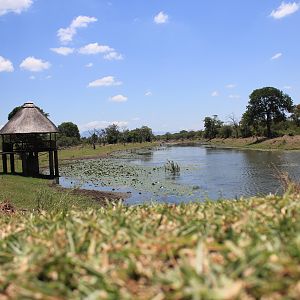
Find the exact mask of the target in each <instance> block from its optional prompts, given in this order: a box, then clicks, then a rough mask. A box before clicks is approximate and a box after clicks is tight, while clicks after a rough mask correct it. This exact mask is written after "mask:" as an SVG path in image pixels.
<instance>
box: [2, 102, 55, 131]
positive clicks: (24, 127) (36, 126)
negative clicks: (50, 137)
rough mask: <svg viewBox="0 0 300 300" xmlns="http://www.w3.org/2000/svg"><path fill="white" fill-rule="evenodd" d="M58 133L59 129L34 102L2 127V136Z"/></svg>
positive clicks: (24, 107) (23, 107)
mask: <svg viewBox="0 0 300 300" xmlns="http://www.w3.org/2000/svg"><path fill="white" fill-rule="evenodd" d="M56 132H58V129H57V127H56V126H55V125H54V124H53V123H52V122H51V121H50V120H49V119H48V118H47V117H46V116H44V114H43V113H42V112H41V111H40V110H39V109H38V108H37V107H36V106H35V105H34V104H33V103H32V102H27V103H25V104H24V105H23V106H22V108H21V109H20V110H19V111H18V112H17V113H16V114H15V115H14V116H13V117H12V118H11V119H10V120H9V121H8V122H7V123H6V125H4V127H2V129H1V130H0V135H4V134H28V133H56Z"/></svg>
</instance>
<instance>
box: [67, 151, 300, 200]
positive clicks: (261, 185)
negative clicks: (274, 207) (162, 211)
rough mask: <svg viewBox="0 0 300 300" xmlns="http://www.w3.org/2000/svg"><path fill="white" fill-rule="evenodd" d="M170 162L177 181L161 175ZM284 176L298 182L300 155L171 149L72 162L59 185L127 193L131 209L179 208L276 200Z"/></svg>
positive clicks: (298, 153) (170, 176)
mask: <svg viewBox="0 0 300 300" xmlns="http://www.w3.org/2000/svg"><path fill="white" fill-rule="evenodd" d="M168 160H172V161H174V162H176V163H178V165H179V166H180V174H179V175H176V176H174V175H172V174H169V173H168V172H165V170H164V165H165V163H166V162H167V161H168ZM282 172H288V173H289V175H290V177H291V178H292V179H294V180H298V179H299V178H300V152H279V151H254V150H236V149H220V148H207V147H205V146H173V147H165V148H160V149H154V150H151V151H150V150H149V151H144V152H140V153H132V152H126V153H119V154H117V155H115V157H113V158H111V159H97V160H85V161H77V162H74V164H72V165H69V166H66V167H63V168H62V175H63V178H62V181H61V184H62V185H63V186H67V187H70V186H79V187H81V188H87V189H99V190H109V191H112V190H116V191H121V192H127V193H130V194H131V195H132V196H131V197H130V198H129V199H128V200H126V202H127V203H129V204H134V203H141V202H147V201H160V202H170V203H179V202H187V201H201V200H204V199H207V198H209V199H213V200H218V199H221V198H226V199H233V198H240V197H242V196H243V197H249V196H255V195H266V194H269V193H279V194H280V193H281V192H282V186H281V182H280V179H279V178H278V175H279V173H282Z"/></svg>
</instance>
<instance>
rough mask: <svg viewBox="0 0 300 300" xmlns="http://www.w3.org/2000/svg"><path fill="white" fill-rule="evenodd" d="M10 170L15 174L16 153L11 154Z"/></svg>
mask: <svg viewBox="0 0 300 300" xmlns="http://www.w3.org/2000/svg"><path fill="white" fill-rule="evenodd" d="M10 172H11V174H15V172H16V170H15V155H14V154H13V153H11V154H10Z"/></svg>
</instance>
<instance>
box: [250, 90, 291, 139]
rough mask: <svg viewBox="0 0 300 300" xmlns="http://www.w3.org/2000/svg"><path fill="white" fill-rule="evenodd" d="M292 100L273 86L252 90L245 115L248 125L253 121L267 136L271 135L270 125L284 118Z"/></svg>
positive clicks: (289, 109)
mask: <svg viewBox="0 0 300 300" xmlns="http://www.w3.org/2000/svg"><path fill="white" fill-rule="evenodd" d="M292 108H293V101H292V99H291V97H290V96H288V95H287V94H284V93H283V92H282V91H280V90H278V89H276V88H274V87H264V88H261V89H257V90H254V91H253V92H252V94H251V95H250V100H249V104H248V106H247V110H246V115H247V119H248V122H249V125H253V124H255V123H257V124H259V125H262V126H264V127H265V128H266V130H267V137H271V135H272V132H271V126H272V124H273V123H274V124H275V123H278V122H280V121H285V120H286V113H287V112H291V111H292Z"/></svg>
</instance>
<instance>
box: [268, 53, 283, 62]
mask: <svg viewBox="0 0 300 300" xmlns="http://www.w3.org/2000/svg"><path fill="white" fill-rule="evenodd" d="M281 56H282V53H276V54H275V55H273V56H272V57H271V60H274V59H278V58H280V57H281Z"/></svg>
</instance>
